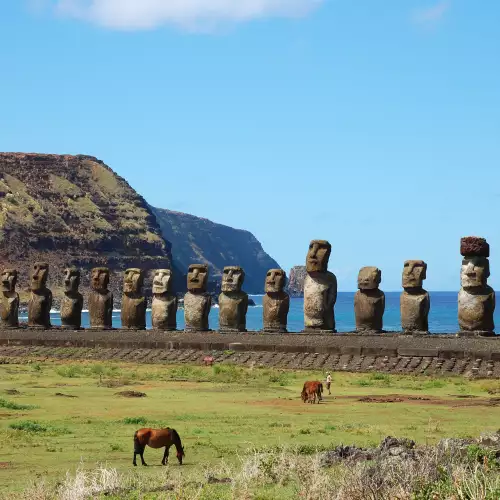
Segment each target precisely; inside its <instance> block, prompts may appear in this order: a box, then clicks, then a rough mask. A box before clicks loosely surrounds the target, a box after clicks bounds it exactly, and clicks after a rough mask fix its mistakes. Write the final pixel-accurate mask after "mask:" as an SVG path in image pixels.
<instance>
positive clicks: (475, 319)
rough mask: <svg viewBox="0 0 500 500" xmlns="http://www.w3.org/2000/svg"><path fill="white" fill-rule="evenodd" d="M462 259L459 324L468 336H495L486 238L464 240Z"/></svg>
mask: <svg viewBox="0 0 500 500" xmlns="http://www.w3.org/2000/svg"><path fill="white" fill-rule="evenodd" d="M460 253H461V254H462V256H463V260H462V268H461V273H460V281H461V285H462V287H461V289H460V292H459V293H458V322H459V325H460V330H461V332H463V333H466V334H476V335H493V332H494V329H495V324H494V320H493V315H494V312H495V292H494V291H493V289H492V288H491V287H490V286H488V283H487V280H488V277H489V275H490V265H489V260H488V257H489V255H490V247H489V245H488V243H487V242H486V240H485V239H484V238H477V237H474V236H469V237H466V238H462V240H461V242H460Z"/></svg>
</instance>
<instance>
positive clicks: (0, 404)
mask: <svg viewBox="0 0 500 500" xmlns="http://www.w3.org/2000/svg"><path fill="white" fill-rule="evenodd" d="M0 408H7V409H8V410H34V409H35V408H38V406H34V405H20V404H18V403H14V402H13V401H7V400H6V399H3V398H0Z"/></svg>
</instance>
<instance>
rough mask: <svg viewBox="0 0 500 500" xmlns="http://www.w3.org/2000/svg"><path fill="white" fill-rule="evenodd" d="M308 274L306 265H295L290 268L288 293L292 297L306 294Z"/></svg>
mask: <svg viewBox="0 0 500 500" xmlns="http://www.w3.org/2000/svg"><path fill="white" fill-rule="evenodd" d="M306 274H307V272H306V266H294V267H292V269H290V276H289V277H288V293H289V294H290V297H303V296H304V281H305V279H306Z"/></svg>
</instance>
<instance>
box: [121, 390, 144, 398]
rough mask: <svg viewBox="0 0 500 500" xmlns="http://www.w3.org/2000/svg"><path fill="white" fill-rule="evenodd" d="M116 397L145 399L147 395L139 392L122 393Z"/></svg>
mask: <svg viewBox="0 0 500 500" xmlns="http://www.w3.org/2000/svg"><path fill="white" fill-rule="evenodd" d="M115 396H122V397H123V398H145V397H146V393H145V392H139V391H121V392H117V393H116V394H115Z"/></svg>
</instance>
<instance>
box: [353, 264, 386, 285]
mask: <svg viewBox="0 0 500 500" xmlns="http://www.w3.org/2000/svg"><path fill="white" fill-rule="evenodd" d="M381 279H382V273H381V271H380V269H379V268H378V267H372V266H368V267H362V268H361V269H360V271H359V274H358V288H359V289H360V290H376V289H377V288H378V286H379V285H380V281H381Z"/></svg>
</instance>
